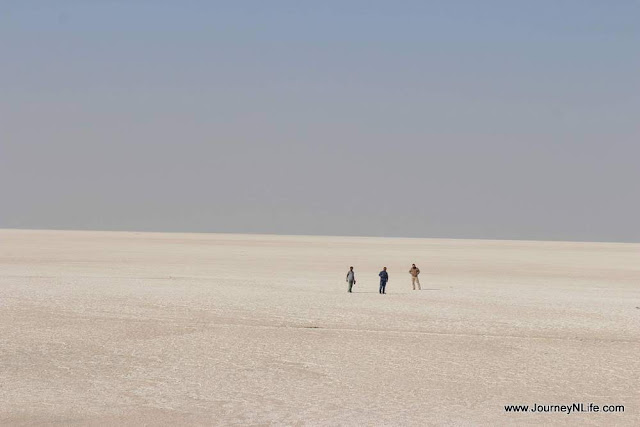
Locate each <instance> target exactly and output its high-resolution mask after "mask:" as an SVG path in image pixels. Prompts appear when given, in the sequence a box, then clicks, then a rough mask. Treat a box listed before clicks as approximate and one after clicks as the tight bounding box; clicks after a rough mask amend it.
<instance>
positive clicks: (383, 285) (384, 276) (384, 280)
mask: <svg viewBox="0 0 640 427" xmlns="http://www.w3.org/2000/svg"><path fill="white" fill-rule="evenodd" d="M378 276H380V291H379V292H380V293H381V294H386V293H387V292H386V291H385V288H386V287H387V282H388V281H389V273H387V267H384V268H383V269H382V271H381V272H380V274H378Z"/></svg>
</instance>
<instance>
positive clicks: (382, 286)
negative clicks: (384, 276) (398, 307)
mask: <svg viewBox="0 0 640 427" xmlns="http://www.w3.org/2000/svg"><path fill="white" fill-rule="evenodd" d="M386 287H387V282H384V281H382V280H381V281H380V293H381V294H386V292H385V291H384V288H386Z"/></svg>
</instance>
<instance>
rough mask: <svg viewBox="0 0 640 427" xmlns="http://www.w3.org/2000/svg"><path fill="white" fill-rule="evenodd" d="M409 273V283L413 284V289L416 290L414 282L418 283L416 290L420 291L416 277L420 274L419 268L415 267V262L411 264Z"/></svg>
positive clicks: (418, 280)
mask: <svg viewBox="0 0 640 427" xmlns="http://www.w3.org/2000/svg"><path fill="white" fill-rule="evenodd" d="M409 274H411V285H412V286H413V290H414V291H415V290H416V284H418V290H419V291H421V290H422V288H421V287H420V279H418V274H420V269H419V268H418V267H416V265H415V264H412V265H411V270H409Z"/></svg>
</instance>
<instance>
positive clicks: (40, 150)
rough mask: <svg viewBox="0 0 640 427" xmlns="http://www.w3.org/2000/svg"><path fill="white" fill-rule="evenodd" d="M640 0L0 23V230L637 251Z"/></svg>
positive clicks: (155, 8)
mask: <svg viewBox="0 0 640 427" xmlns="http://www.w3.org/2000/svg"><path fill="white" fill-rule="evenodd" d="M639 22H640V1H637V0H627V1H625V0H616V1H613V2H605V1H591V0H575V1H572V0H540V1H517V0H516V1H514V0H508V1H507V0H505V1H493V0H488V1H482V2H480V1H471V0H469V1H457V0H446V1H445V0H443V1H375V0H368V1H356V0H352V1H350V0H341V1H332V0H325V1H322V2H312V1H299V0H292V1H281V0H272V1H268V2H266V1H241V0H234V1H191V0H185V1H160V0H154V1H135V0H132V1H124V0H122V1H116V0H111V1H109V0H103V1H88V0H84V1H79V0H76V1H71V0H67V1H63V0H60V1H13V0H8V1H3V2H1V3H0V54H1V55H2V62H1V66H0V228H39V229H96V230H136V231H186V232H239V233H275V234H321V235H358V236H389V237H404V236H406V237H444V238H480V239H528V240H577V241H622V242H640V220H639V218H640V197H639V191H638V189H639V183H640V167H639V163H640V120H639V119H640V114H639V113H640V25H638V23H639Z"/></svg>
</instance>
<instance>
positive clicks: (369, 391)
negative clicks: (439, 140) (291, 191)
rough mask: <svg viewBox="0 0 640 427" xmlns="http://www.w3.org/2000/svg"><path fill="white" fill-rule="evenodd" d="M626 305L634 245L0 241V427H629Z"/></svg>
mask: <svg viewBox="0 0 640 427" xmlns="http://www.w3.org/2000/svg"><path fill="white" fill-rule="evenodd" d="M412 262H415V263H416V264H418V266H419V267H420V268H421V270H422V274H421V276H420V277H421V281H422V285H423V290H422V291H420V292H418V291H415V292H414V291H412V290H411V284H410V276H409V274H408V269H409V267H410V265H411V263H412ZM349 265H353V266H354V267H355V270H356V275H357V277H356V278H357V280H358V283H357V284H356V286H355V289H354V290H355V293H353V294H348V293H347V292H346V289H347V286H346V283H345V274H346V272H347V269H348V267H349ZM383 266H387V267H388V268H389V275H390V282H389V285H388V286H387V291H388V294H387V295H379V294H378V293H377V286H378V278H377V274H378V272H379V271H380V269H381V268H382V267H383ZM638 307H640V245H638V244H615V243H559V242H554V243H552V242H524V241H522V242H519V241H480V240H441V239H382V238H350V237H306V236H299V237H292V236H286V237H282V236H248V235H224V234H163V233H125V232H122V233H109V232H69V231H19V230H0V339H1V346H0V423H1V424H3V425H21V424H79V425H123V424H124V425H145V424H146V425H186V424H191V425H193V424H203V425H211V424H213V425H240V424H243V425H244V424H251V425H268V424H272V425H394V426H399V425H540V424H546V425H565V424H566V425H636V426H637V425H640V308H638ZM533 403H539V404H544V405H561V404H572V403H585V405H586V404H588V403H595V404H597V405H600V406H603V405H609V404H613V405H625V412H624V413H616V414H609V413H602V412H600V413H573V414H565V413H542V414H539V413H538V414H532V413H518V414H514V413H506V412H505V410H504V405H509V404H527V405H532V404H533Z"/></svg>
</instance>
